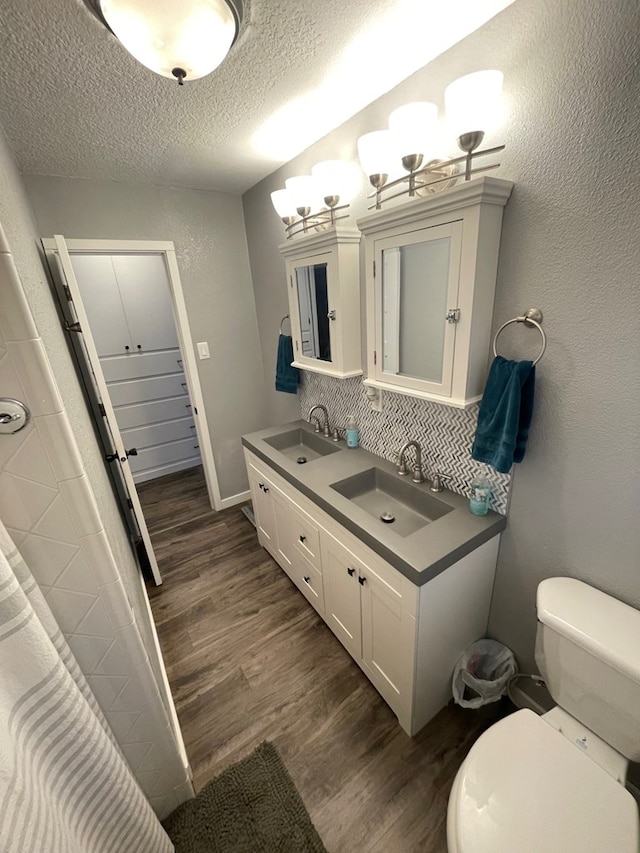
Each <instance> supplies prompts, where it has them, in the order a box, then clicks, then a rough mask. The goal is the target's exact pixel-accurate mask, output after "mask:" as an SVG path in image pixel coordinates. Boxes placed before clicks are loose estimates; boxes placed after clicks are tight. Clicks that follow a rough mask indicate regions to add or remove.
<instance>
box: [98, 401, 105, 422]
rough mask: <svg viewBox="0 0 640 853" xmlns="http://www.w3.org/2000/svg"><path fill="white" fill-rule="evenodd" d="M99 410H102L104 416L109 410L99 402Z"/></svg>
mask: <svg viewBox="0 0 640 853" xmlns="http://www.w3.org/2000/svg"><path fill="white" fill-rule="evenodd" d="M98 411H99V412H100V414H101V415H102V417H103V418H106V417H107V410H106V409H105V407H104V405H103V404H102V403H98Z"/></svg>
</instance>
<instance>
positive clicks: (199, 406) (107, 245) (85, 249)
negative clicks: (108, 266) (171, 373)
mask: <svg viewBox="0 0 640 853" xmlns="http://www.w3.org/2000/svg"><path fill="white" fill-rule="evenodd" d="M65 242H66V244H67V249H68V251H69V254H71V255H72V254H86V255H99V254H105V255H117V254H123V255H125V254H126V255H132V254H140V255H148V254H161V255H162V256H163V257H164V261H165V266H166V269H167V278H168V280H169V291H170V293H171V304H172V307H173V318H174V320H175V324H176V331H177V333H178V343H179V345H180V350H181V353H182V358H183V365H182V366H183V369H184V373H185V379H186V380H187V389H188V391H189V397H190V398H191V403H192V405H193V409H194V414H195V417H194V423H195V425H196V434H197V437H198V444H199V445H200V456H201V457H202V467H203V470H204V477H205V482H206V484H207V492H208V495H209V503H210V504H211V507H212V508H213V509H215V510H217V511H219V510H221V509H225V508H226V507H228V506H231V505H232V504H233V503H235V502H236V501H235V496H234V497H232V498H227V499H223V498H222V497H221V495H220V485H219V482H218V473H217V471H216V464H215V458H214V455H213V445H212V438H211V431H210V429H209V424H208V421H207V413H206V409H205V405H204V398H203V396H202V386H201V384H200V375H199V373H198V365H197V361H196V355H195V347H194V344H193V338H192V335H191V328H190V326H189V318H188V315H187V305H186V302H185V299H184V292H183V289H182V281H181V280H180V272H179V270H178V261H177V258H176V250H175V246H174V244H173V241H172V240H97V239H95V240H94V239H68V238H66V237H65ZM42 245H43V247H44V249H45V251H46V252H53V253H57V248H56V244H55V241H54V239H53V238H52V237H45V238H43V239H42Z"/></svg>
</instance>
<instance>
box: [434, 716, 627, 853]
mask: <svg viewBox="0 0 640 853" xmlns="http://www.w3.org/2000/svg"><path fill="white" fill-rule="evenodd" d="M451 797H452V800H453V802H452V803H451V807H452V811H453V815H452V816H450V817H453V820H451V819H450V820H449V831H450V834H453V836H454V837H453V838H450V842H451V849H452V850H454V851H457V853H514V851H520V850H528V851H532V853H610V851H614V850H615V851H616V853H638V850H639V846H638V845H639V838H640V836H639V831H638V824H639V820H638V807H637V805H636V802H635V800H634V799H633V797H632V796H631V794H630V793H629V792H628V791H627V790H626V789H625V788H623V786H622V785H620V784H619V783H618V782H616V781H615V779H613V778H612V777H611V776H609V775H608V774H607V773H606V772H605V771H604V770H602V768H600V767H599V766H598V765H597V764H596V763H595V762H594V761H593V760H592V759H591V758H589V757H588V756H587V755H585V754H584V753H583V752H581V751H580V748H579V747H578V746H575V745H574V744H573V743H571V742H569V741H568V740H567V739H566V738H565V737H564V736H563V735H561V734H560V733H559V732H557V731H556V730H555V729H553V728H552V727H551V726H550V725H549V724H548V723H546V722H545V721H544V720H543V719H542V718H540V717H538V716H537V715H536V714H534V713H533V712H532V711H527V710H524V711H517V712H516V713H515V714H511V715H510V716H509V717H506V718H505V719H504V720H501V721H500V722H498V723H496V724H495V725H494V726H492V727H491V728H490V729H488V731H486V732H485V733H484V734H483V735H482V736H481V737H480V738H479V739H478V740H477V741H476V743H475V745H474V746H473V747H472V749H471V751H470V752H469V755H468V756H467V758H466V759H465V761H464V762H463V764H462V766H461V768H460V770H459V772H458V776H457V777H456V782H455V785H454V789H453V791H452V794H451Z"/></svg>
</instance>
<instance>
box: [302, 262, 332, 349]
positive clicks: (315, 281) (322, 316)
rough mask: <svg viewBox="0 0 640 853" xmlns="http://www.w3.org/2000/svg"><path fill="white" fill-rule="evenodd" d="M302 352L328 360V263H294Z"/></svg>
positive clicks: (329, 346) (329, 341) (329, 344)
mask: <svg viewBox="0 0 640 853" xmlns="http://www.w3.org/2000/svg"><path fill="white" fill-rule="evenodd" d="M296 286H297V290H298V316H299V320H300V337H301V345H302V354H303V355H304V356H306V357H307V358H317V359H319V360H320V361H331V338H330V334H329V316H328V315H329V296H328V291H327V264H326V263H322V264H309V265H308V266H303V267H296Z"/></svg>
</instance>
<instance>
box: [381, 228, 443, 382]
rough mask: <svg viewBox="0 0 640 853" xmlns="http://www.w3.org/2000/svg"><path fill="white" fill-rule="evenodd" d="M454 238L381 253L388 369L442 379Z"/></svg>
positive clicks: (414, 376)
mask: <svg viewBox="0 0 640 853" xmlns="http://www.w3.org/2000/svg"><path fill="white" fill-rule="evenodd" d="M450 257H451V237H440V238H438V239H427V240H424V239H423V240H421V241H420V242H413V243H409V244H407V245H402V246H394V247H392V248H387V249H384V250H383V252H382V355H383V365H382V369H383V372H384V373H389V374H392V375H394V376H406V377H410V378H412V379H424V380H427V381H429V382H442V374H443V359H444V341H445V332H446V320H445V314H446V311H447V297H448V289H449V265H450Z"/></svg>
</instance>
